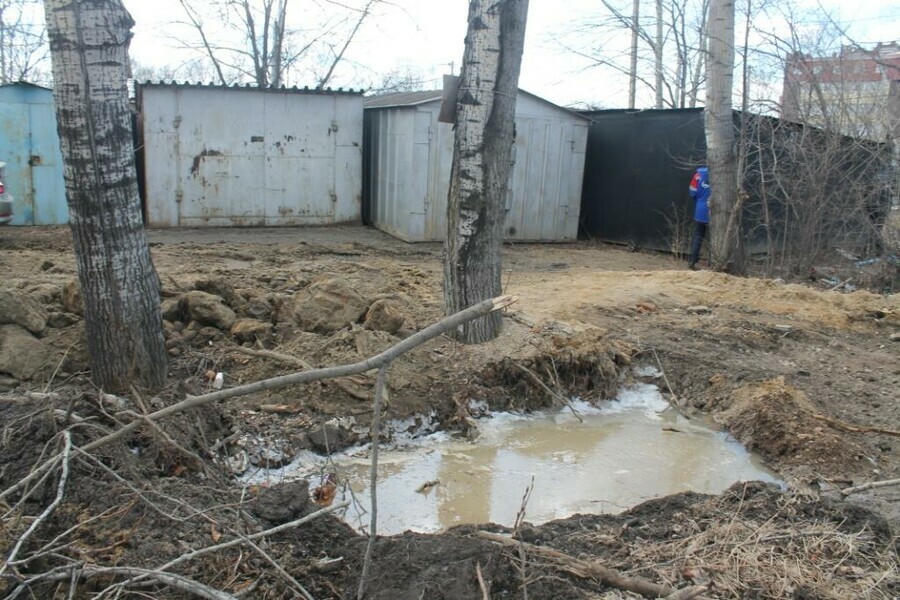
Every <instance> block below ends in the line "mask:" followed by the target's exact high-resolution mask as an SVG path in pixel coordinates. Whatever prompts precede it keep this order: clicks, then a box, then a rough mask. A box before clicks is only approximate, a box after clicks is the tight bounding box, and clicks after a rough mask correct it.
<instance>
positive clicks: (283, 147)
mask: <svg viewBox="0 0 900 600" xmlns="http://www.w3.org/2000/svg"><path fill="white" fill-rule="evenodd" d="M138 97H139V102H140V110H141V112H142V117H143V132H144V136H143V140H144V156H145V159H144V160H145V170H146V174H145V186H146V211H147V222H148V225H150V226H151V227H174V226H182V227H203V226H241V225H325V224H333V223H344V222H358V221H359V220H360V218H361V212H360V211H361V195H362V120H363V115H362V96H361V94H358V93H352V92H351V93H348V92H330V91H325V92H319V91H303V90H259V89H247V88H228V87H219V86H184V85H182V86H179V85H164V84H144V85H142V86H140V88H139V94H138Z"/></svg>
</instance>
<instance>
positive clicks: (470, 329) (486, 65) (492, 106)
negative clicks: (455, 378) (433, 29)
mask: <svg viewBox="0 0 900 600" xmlns="http://www.w3.org/2000/svg"><path fill="white" fill-rule="evenodd" d="M527 14H528V0H471V2H470V4H469V27H468V31H467V33H466V47H465V52H464V54H463V62H462V71H461V73H460V86H459V93H458V97H457V103H456V111H455V116H456V119H455V124H456V125H455V127H456V136H455V142H454V146H453V165H452V167H451V175H450V192H449V195H448V209H447V241H446V242H445V246H444V305H445V310H446V313H447V314H448V315H449V314H453V313H455V312H458V311H459V310H460V309H463V308H466V307H469V306H472V305H474V304H477V303H478V302H481V301H482V300H485V299H487V298H492V297H494V296H497V295H499V293H500V291H501V281H500V276H501V259H500V248H501V244H502V241H503V240H502V238H503V219H504V211H503V207H504V204H505V199H506V193H507V184H508V181H509V173H510V169H511V168H512V159H511V153H512V144H513V138H514V135H515V132H514V129H515V110H516V95H517V93H518V89H519V85H518V84H519V70H520V67H521V63H522V52H523V50H524V45H525V23H526V17H527ZM492 315H493V313H492ZM492 315H488V316H485V317H482V318H480V319H477V320H475V321H471V322H469V323H466V324H465V325H463V326H461V327H460V329H459V330H458V331H457V332H456V336H457V339H459V340H460V341H463V342H465V343H470V344H474V343H479V342H484V341H487V340H491V339H493V338H495V337H497V335H499V334H500V323H501V318H500V315H496V316H492Z"/></svg>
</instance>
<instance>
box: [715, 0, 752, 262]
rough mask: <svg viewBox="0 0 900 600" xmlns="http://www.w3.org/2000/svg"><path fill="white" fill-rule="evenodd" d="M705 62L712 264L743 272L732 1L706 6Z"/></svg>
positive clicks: (723, 0) (720, 1)
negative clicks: (706, 55)
mask: <svg viewBox="0 0 900 600" xmlns="http://www.w3.org/2000/svg"><path fill="white" fill-rule="evenodd" d="M707 29H708V31H709V42H708V48H709V60H708V62H707V66H706V69H707V71H706V73H707V75H706V111H705V128H706V155H707V161H708V164H709V176H710V185H711V186H712V194H711V195H710V200H709V209H710V234H711V239H710V242H711V248H712V267H713V268H714V269H715V270H718V271H729V272H734V273H740V272H743V269H744V264H743V236H742V235H741V208H742V207H741V203H740V202H739V200H740V198H741V197H742V196H741V195H739V194H738V182H737V161H736V157H735V148H734V142H735V138H734V121H733V118H732V110H731V94H732V87H733V84H734V0H712V2H711V4H710V9H709V25H708V27H707Z"/></svg>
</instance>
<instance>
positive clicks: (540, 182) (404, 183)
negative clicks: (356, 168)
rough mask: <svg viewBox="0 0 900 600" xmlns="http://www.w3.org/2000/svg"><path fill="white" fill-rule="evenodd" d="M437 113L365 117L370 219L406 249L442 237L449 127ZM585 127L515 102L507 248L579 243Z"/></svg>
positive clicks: (375, 111) (536, 101)
mask: <svg viewBox="0 0 900 600" xmlns="http://www.w3.org/2000/svg"><path fill="white" fill-rule="evenodd" d="M439 111H440V101H431V102H425V103H422V104H418V105H415V106H396V107H379V108H368V109H366V117H365V118H366V159H365V160H366V170H367V172H366V180H367V185H366V204H367V218H368V220H369V221H370V222H371V223H372V224H373V225H375V226H376V227H378V228H379V229H381V230H383V231H385V232H387V233H390V234H391V235H394V236H396V237H398V238H400V239H403V240H406V241H409V242H422V241H442V240H444V239H445V236H446V232H447V194H448V192H449V184H450V169H451V166H452V162H453V127H452V125H450V124H447V123H439V122H438V118H437V117H438V113H439ZM588 122H589V121H588V120H587V119H586V118H584V117H581V116H580V115H576V114H573V113H571V112H569V111H567V110H564V109H561V108H560V107H558V106H555V105H553V104H551V103H549V102H546V101H544V100H541V99H540V98H537V97H535V96H533V95H531V94H527V93H520V94H519V96H518V98H517V100H516V141H515V147H514V150H513V158H514V165H513V171H512V174H511V176H510V195H509V197H508V198H507V202H506V207H507V213H506V222H505V225H504V236H505V239H506V240H517V241H566V240H574V239H575V238H576V237H577V234H578V219H579V212H580V208H581V182H582V178H583V175H584V156H585V148H586V143H587V134H588Z"/></svg>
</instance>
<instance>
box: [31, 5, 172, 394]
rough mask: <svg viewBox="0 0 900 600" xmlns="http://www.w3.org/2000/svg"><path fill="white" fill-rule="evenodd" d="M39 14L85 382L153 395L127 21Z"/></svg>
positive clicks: (152, 288)
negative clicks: (81, 326) (87, 367)
mask: <svg viewBox="0 0 900 600" xmlns="http://www.w3.org/2000/svg"><path fill="white" fill-rule="evenodd" d="M44 7H45V12H46V18H47V29H48V34H49V39H50V51H51V57H52V62H53V80H54V89H53V94H54V98H55V100H56V113H57V120H58V127H59V134H60V136H59V137H60V143H61V147H62V155H63V162H64V174H65V182H66V195H67V198H68V203H69V222H70V225H71V230H72V236H73V240H74V245H75V254H76V262H77V266H78V277H79V281H80V283H81V290H82V297H83V299H84V314H85V328H86V333H87V343H88V351H89V354H90V360H91V371H92V376H93V378H94V380H95V382H96V383H97V384H98V385H100V386H101V387H102V388H104V389H107V390H123V389H124V390H127V389H128V388H129V386H131V385H135V384H137V385H143V386H146V387H149V388H156V387H159V386H161V385H162V384H163V383H164V381H165V378H166V373H167V357H168V355H167V353H166V349H165V343H164V340H163V333H162V319H161V317H160V312H159V280H158V278H157V276H156V271H155V269H154V268H153V264H152V262H151V260H150V251H149V247H148V245H147V240H146V236H145V233H144V227H143V222H142V218H141V205H140V199H139V197H138V190H137V177H136V174H135V167H134V146H133V142H132V126H131V111H130V110H129V106H128V92H127V87H126V85H127V83H126V82H127V79H126V74H127V65H128V42H129V40H130V38H131V27H132V26H133V25H134V21H133V20H132V19H131V15H129V14H128V12H127V11H126V10H125V7H124V6H123V4H122V2H121V0H91V1H85V0H45V3H44Z"/></svg>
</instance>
